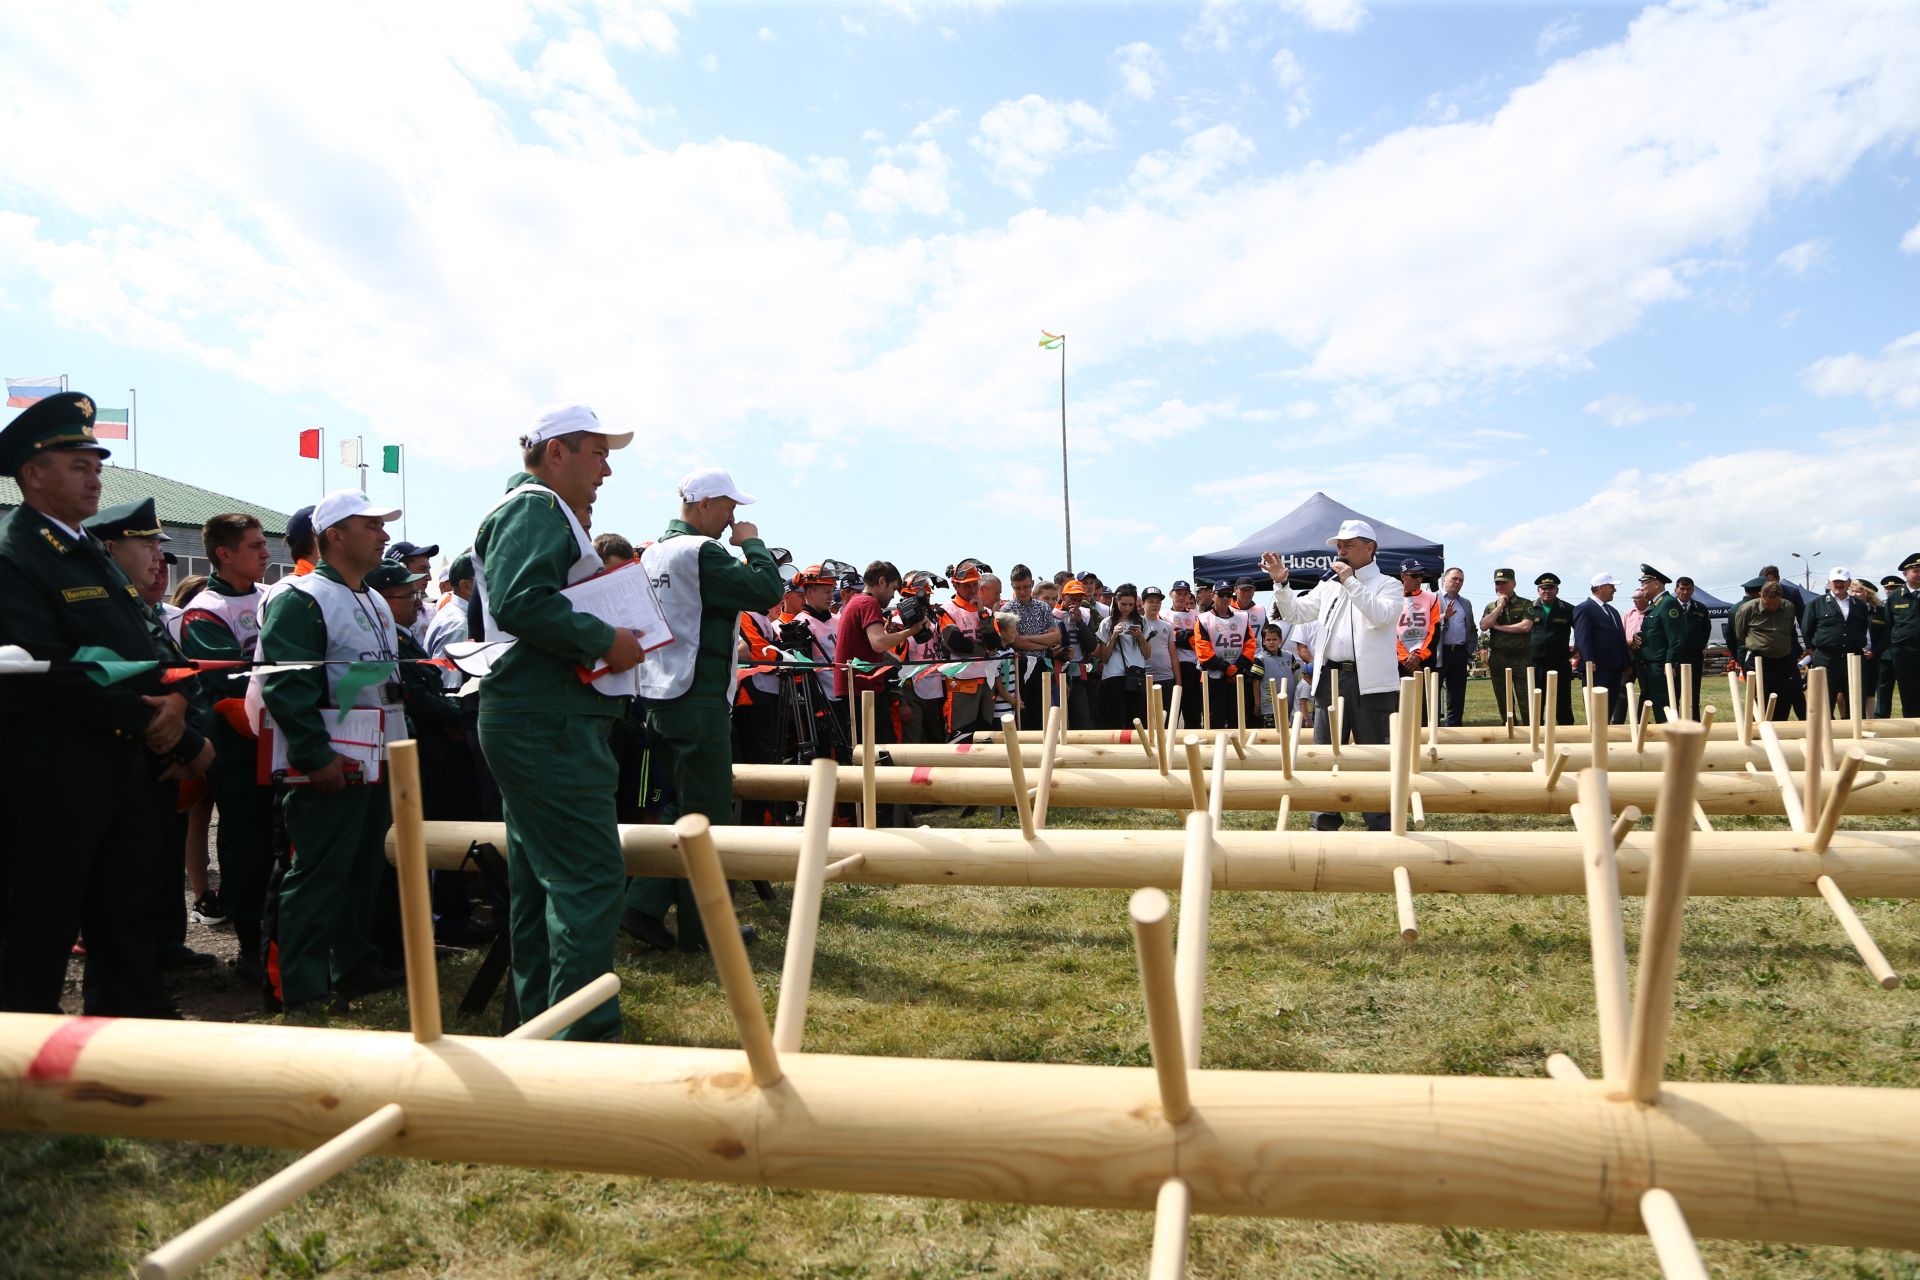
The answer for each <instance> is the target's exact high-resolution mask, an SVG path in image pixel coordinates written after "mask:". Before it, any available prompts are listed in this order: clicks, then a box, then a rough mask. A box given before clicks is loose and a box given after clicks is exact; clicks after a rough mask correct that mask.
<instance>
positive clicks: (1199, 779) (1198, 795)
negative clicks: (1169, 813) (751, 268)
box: [1185, 733, 1207, 813]
mask: <svg viewBox="0 0 1920 1280" xmlns="http://www.w3.org/2000/svg"><path fill="white" fill-rule="evenodd" d="M1185 746H1186V749H1187V798H1188V800H1189V801H1190V803H1189V804H1188V805H1187V811H1188V812H1189V813H1205V812H1206V811H1207V782H1206V770H1205V767H1204V766H1203V765H1202V764H1201V763H1200V739H1199V737H1198V736H1197V735H1195V734H1191V733H1190V734H1188V735H1187V740H1186V743H1185Z"/></svg>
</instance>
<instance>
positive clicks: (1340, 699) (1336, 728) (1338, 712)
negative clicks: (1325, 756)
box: [1333, 680, 1347, 761]
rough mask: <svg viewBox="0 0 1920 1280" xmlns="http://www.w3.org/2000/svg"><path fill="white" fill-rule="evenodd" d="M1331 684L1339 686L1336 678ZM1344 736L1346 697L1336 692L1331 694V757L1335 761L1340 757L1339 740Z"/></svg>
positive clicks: (1345, 732)
mask: <svg viewBox="0 0 1920 1280" xmlns="http://www.w3.org/2000/svg"><path fill="white" fill-rule="evenodd" d="M1333 684H1334V687H1335V688H1336V689H1337V688H1339V687H1340V682H1339V681H1337V680H1336V681H1334V682H1333ZM1346 736H1347V698H1346V695H1345V694H1342V693H1336V694H1334V695H1333V758H1334V759H1335V760H1336V761H1337V760H1339V759H1340V745H1341V743H1340V740H1341V739H1342V738H1344V737H1346Z"/></svg>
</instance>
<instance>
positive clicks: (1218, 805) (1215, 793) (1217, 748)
mask: <svg viewBox="0 0 1920 1280" xmlns="http://www.w3.org/2000/svg"><path fill="white" fill-rule="evenodd" d="M1232 741H1233V735H1232V734H1230V733H1227V732H1225V731H1222V732H1220V733H1216V734H1214V735H1213V778H1212V782H1211V785H1210V786H1209V787H1208V788H1207V816H1208V817H1209V818H1210V819H1212V821H1213V829H1214V830H1215V831H1218V830H1220V829H1221V828H1223V827H1225V826H1226V825H1227V747H1228V745H1229V744H1230V743H1232Z"/></svg>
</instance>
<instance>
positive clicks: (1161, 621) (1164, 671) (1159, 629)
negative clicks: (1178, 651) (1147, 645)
mask: <svg viewBox="0 0 1920 1280" xmlns="http://www.w3.org/2000/svg"><path fill="white" fill-rule="evenodd" d="M1140 626H1141V628H1142V629H1143V631H1144V633H1145V634H1146V635H1147V636H1149V637H1150V638H1151V639H1152V641H1153V647H1152V648H1151V649H1149V650H1148V651H1147V674H1148V675H1150V676H1152V677H1153V678H1154V679H1155V680H1171V679H1173V662H1174V658H1173V652H1174V650H1173V624H1172V623H1171V622H1169V621H1167V619H1166V617H1165V615H1162V616H1160V617H1158V618H1149V617H1147V616H1146V615H1144V614H1142V615H1141V617H1140Z"/></svg>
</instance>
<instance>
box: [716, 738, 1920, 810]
mask: <svg viewBox="0 0 1920 1280" xmlns="http://www.w3.org/2000/svg"><path fill="white" fill-rule="evenodd" d="M1668 758H1669V760H1671V758H1672V757H1671V755H1670V756H1669V757H1668ZM733 772H734V794H735V795H737V796H739V797H741V798H742V799H747V800H797V799H799V798H800V796H801V795H802V794H803V793H804V790H805V786H806V772H805V770H804V769H803V768H801V767H800V766H798V765H777V764H743V765H735V766H734V771H733ZM877 777H878V787H879V792H880V799H881V801H882V802H883V803H889V804H922V805H924V804H937V805H969V804H972V805H993V804H999V805H1004V804H1008V803H1010V802H1011V794H1010V793H1011V791H1012V782H1011V781H1010V778H1009V775H1008V773H1007V771H1006V770H1004V769H971V768H957V769H941V768H931V769H929V768H918V769H906V768H898V767H895V768H881V769H879V770H878V771H877ZM1613 779H1614V782H1613V788H1614V792H1615V795H1616V797H1617V798H1618V799H1619V800H1621V801H1622V802H1624V803H1627V804H1633V805H1637V806H1639V807H1640V808H1641V809H1642V810H1644V811H1647V812H1652V811H1653V808H1654V805H1655V803H1656V799H1657V797H1658V794H1659V787H1660V775H1656V774H1653V773H1646V772H1638V773H1624V772H1622V773H1615V774H1613ZM1874 779H1880V780H1881V781H1879V782H1878V783H1877V784H1876V785H1874V786H1872V787H1871V788H1869V787H1868V786H1867V785H1866V782H1872V781H1873V780H1874ZM859 781H860V780H859V778H858V777H857V776H856V777H844V778H842V779H841V780H840V784H839V785H840V798H841V799H842V800H853V799H857V798H858V796H859ZM1540 781H1541V780H1540V778H1539V777H1538V776H1537V775H1528V774H1519V773H1463V772H1456V773H1436V772H1429V773H1423V774H1421V775H1420V791H1421V796H1422V798H1423V800H1424V801H1425V803H1426V807H1427V812H1429V813H1559V812H1562V811H1564V808H1565V801H1564V800H1556V798H1555V797H1554V796H1552V795H1550V794H1549V793H1548V792H1547V791H1546V789H1545V788H1544V787H1542V786H1541V785H1540ZM1388 789H1389V778H1388V777H1387V775H1385V774H1381V773H1372V772H1358V773H1340V774H1332V773H1325V774H1308V773H1304V772H1302V773H1297V774H1295V776H1294V778H1293V780H1292V781H1291V782H1289V781H1286V780H1285V779H1283V778H1281V777H1279V776H1277V775H1276V774H1274V773H1272V772H1271V771H1251V770H1233V771H1229V772H1228V774H1227V778H1226V791H1225V802H1226V807H1227V808H1229V809H1260V810H1268V809H1271V808H1273V806H1275V805H1276V804H1279V803H1280V797H1281V796H1282V795H1285V794H1289V793H1290V794H1291V795H1292V796H1293V803H1294V805H1295V807H1296V808H1310V809H1314V810H1316V811H1319V812H1325V813H1342V812H1345V813H1351V812H1356V811H1357V812H1362V813H1384V812H1385V811H1386V809H1387V805H1388ZM1051 790H1052V793H1053V799H1054V802H1055V803H1056V804H1060V805H1064V806H1066V807H1069V808H1083V809H1084V808H1092V809H1119V808H1131V807H1140V808H1148V809H1187V808H1191V807H1192V805H1193V800H1194V797H1193V794H1192V790H1191V788H1190V787H1189V785H1188V781H1187V779H1184V778H1183V779H1179V780H1177V781H1176V780H1174V779H1170V778H1161V777H1158V776H1157V775H1155V774H1153V773H1152V772H1150V771H1146V770H1138V769H1132V770H1129V769H1061V770H1056V771H1055V773H1054V776H1053V782H1052V787H1051ZM1697 794H1698V796H1699V799H1700V803H1701V807H1702V808H1703V809H1705V811H1706V812H1707V813H1710V814H1715V815H1719V814H1739V813H1746V814H1780V813H1782V812H1783V799H1782V797H1781V794H1780V791H1779V789H1778V788H1777V787H1776V786H1774V785H1773V783H1772V781H1771V780H1770V779H1763V778H1756V777H1754V776H1752V775H1750V774H1736V773H1708V774H1703V775H1700V776H1699V781H1698V786H1697ZM1848 807H1849V809H1850V810H1851V811H1852V812H1854V813H1856V814H1862V815H1866V814H1877V815H1882V816H1902V817H1910V816H1913V815H1914V814H1920V771H1903V772H1899V773H1884V772H1883V773H1876V774H1874V775H1873V777H1872V778H1869V779H1867V780H1866V781H1865V782H1862V783H1860V784H1856V785H1855V787H1854V789H1853V795H1852V797H1851V798H1850V800H1849V802H1848ZM1688 816H1691V810H1690V809H1689V813H1688ZM1035 820H1036V822H1037V821H1038V819H1037V817H1036V819H1035Z"/></svg>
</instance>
